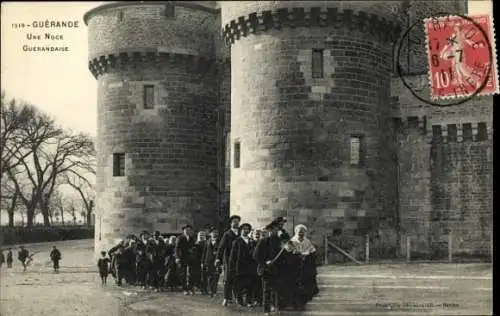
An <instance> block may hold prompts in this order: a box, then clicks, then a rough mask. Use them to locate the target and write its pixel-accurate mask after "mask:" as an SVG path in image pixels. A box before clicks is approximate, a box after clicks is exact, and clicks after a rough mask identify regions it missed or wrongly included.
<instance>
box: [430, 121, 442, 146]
mask: <svg viewBox="0 0 500 316" xmlns="http://www.w3.org/2000/svg"><path fill="white" fill-rule="evenodd" d="M432 141H433V142H441V125H433V126H432Z"/></svg>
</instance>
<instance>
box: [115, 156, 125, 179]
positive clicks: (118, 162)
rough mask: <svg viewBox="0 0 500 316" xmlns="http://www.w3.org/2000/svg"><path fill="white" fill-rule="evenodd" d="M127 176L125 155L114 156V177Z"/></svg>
mask: <svg viewBox="0 0 500 316" xmlns="http://www.w3.org/2000/svg"><path fill="white" fill-rule="evenodd" d="M123 176H125V154H124V153H118V154H113V177H123Z"/></svg>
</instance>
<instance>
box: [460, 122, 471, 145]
mask: <svg viewBox="0 0 500 316" xmlns="http://www.w3.org/2000/svg"><path fill="white" fill-rule="evenodd" d="M462 139H463V141H464V142H465V141H471V140H472V124H470V123H468V124H463V125H462Z"/></svg>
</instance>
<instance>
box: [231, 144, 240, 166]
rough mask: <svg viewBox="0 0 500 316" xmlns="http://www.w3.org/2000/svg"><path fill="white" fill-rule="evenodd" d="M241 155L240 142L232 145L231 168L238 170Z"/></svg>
mask: <svg viewBox="0 0 500 316" xmlns="http://www.w3.org/2000/svg"><path fill="white" fill-rule="evenodd" d="M240 155H241V145H240V142H236V143H234V162H233V167H234V168H239V167H240V159H241V157H240Z"/></svg>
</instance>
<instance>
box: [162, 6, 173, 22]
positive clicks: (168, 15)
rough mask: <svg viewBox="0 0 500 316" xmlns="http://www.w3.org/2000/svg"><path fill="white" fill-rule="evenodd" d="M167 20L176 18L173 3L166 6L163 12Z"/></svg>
mask: <svg viewBox="0 0 500 316" xmlns="http://www.w3.org/2000/svg"><path fill="white" fill-rule="evenodd" d="M163 14H164V16H165V17H166V18H169V19H171V18H174V17H175V6H174V5H173V4H171V3H167V4H165V10H164V12H163Z"/></svg>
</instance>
